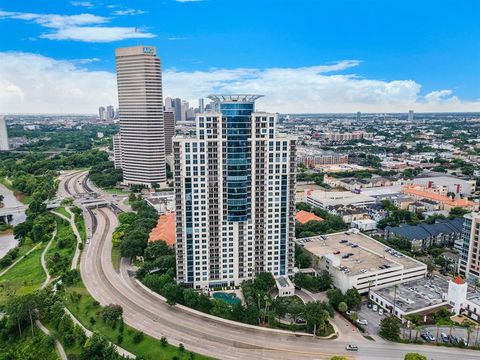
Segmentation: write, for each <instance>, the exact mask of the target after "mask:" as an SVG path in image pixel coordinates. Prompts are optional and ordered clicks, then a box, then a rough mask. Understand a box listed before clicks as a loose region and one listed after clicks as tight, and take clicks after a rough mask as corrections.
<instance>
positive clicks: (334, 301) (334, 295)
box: [327, 289, 344, 309]
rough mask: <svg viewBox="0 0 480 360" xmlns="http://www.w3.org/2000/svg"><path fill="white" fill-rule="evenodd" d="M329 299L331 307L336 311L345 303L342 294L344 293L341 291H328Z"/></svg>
mask: <svg viewBox="0 0 480 360" xmlns="http://www.w3.org/2000/svg"><path fill="white" fill-rule="evenodd" d="M327 298H328V302H329V303H330V305H331V306H332V307H333V308H335V309H338V305H339V304H340V303H341V302H342V301H344V296H343V294H342V291H341V290H340V289H330V290H328V291H327Z"/></svg>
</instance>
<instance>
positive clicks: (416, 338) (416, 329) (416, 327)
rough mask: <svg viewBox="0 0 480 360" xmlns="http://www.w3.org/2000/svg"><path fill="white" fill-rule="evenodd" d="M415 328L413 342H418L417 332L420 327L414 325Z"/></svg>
mask: <svg viewBox="0 0 480 360" xmlns="http://www.w3.org/2000/svg"><path fill="white" fill-rule="evenodd" d="M414 326H415V341H417V340H418V331H419V330H420V325H417V324H414Z"/></svg>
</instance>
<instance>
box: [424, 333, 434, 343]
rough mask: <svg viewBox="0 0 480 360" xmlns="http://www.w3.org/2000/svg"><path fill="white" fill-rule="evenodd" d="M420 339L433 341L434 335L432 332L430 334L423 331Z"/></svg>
mask: <svg viewBox="0 0 480 360" xmlns="http://www.w3.org/2000/svg"><path fill="white" fill-rule="evenodd" d="M421 336H422V339H423V340H425V341H427V342H434V341H435V337H434V336H432V334H430V333H429V332H424V333H422V335H421Z"/></svg>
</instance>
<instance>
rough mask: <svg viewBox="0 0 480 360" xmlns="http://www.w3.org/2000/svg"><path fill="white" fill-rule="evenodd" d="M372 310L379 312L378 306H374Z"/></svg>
mask: <svg viewBox="0 0 480 360" xmlns="http://www.w3.org/2000/svg"><path fill="white" fill-rule="evenodd" d="M372 310H373V311H375V312H376V311H378V305H377V304H374V305H373V307H372Z"/></svg>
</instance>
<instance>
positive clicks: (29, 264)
mask: <svg viewBox="0 0 480 360" xmlns="http://www.w3.org/2000/svg"><path fill="white" fill-rule="evenodd" d="M44 247H45V244H42V245H40V246H39V247H38V248H37V249H36V250H34V251H33V252H32V253H30V254H29V255H28V256H27V257H26V258H24V259H23V260H22V261H20V262H19V263H18V264H17V265H15V266H14V267H13V268H11V269H10V270H9V271H8V272H7V273H6V274H5V275H3V276H2V277H0V304H3V303H4V302H5V299H6V296H7V294H9V293H11V292H15V293H16V294H17V295H23V294H29V293H33V292H34V291H35V290H37V289H38V288H39V287H40V285H42V283H43V281H45V273H44V272H43V269H42V265H41V263H40V256H41V254H42V251H43V249H44Z"/></svg>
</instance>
